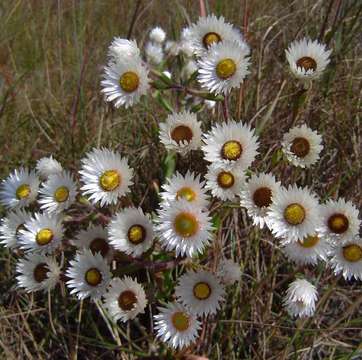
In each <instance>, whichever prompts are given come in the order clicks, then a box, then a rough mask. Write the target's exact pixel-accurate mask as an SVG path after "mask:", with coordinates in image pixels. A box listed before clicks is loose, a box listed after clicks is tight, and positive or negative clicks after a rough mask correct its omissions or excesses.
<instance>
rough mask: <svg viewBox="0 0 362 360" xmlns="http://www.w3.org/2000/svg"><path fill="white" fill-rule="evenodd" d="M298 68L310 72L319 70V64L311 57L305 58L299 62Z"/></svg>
mask: <svg viewBox="0 0 362 360" xmlns="http://www.w3.org/2000/svg"><path fill="white" fill-rule="evenodd" d="M297 67H299V68H302V69H304V70H305V71H308V70H313V71H315V70H317V62H316V61H315V60H314V59H312V58H311V57H309V56H303V57H302V58H300V59H298V60H297Z"/></svg>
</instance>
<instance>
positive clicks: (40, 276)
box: [33, 263, 49, 283]
mask: <svg viewBox="0 0 362 360" xmlns="http://www.w3.org/2000/svg"><path fill="white" fill-rule="evenodd" d="M48 271H49V269H48V266H47V264H46V263H40V264H38V265H37V266H35V268H34V271H33V277H34V279H35V281H36V282H38V283H41V282H43V281H44V280H45V279H47V278H48V275H47V273H48Z"/></svg>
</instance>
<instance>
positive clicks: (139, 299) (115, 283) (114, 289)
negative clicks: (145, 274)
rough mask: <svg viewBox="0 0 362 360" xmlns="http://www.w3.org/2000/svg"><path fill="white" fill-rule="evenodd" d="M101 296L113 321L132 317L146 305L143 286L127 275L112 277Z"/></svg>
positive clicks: (123, 320)
mask: <svg viewBox="0 0 362 360" xmlns="http://www.w3.org/2000/svg"><path fill="white" fill-rule="evenodd" d="M103 298H104V306H105V308H106V309H107V311H108V313H109V314H110V315H111V317H112V318H113V320H114V321H115V322H117V321H118V320H121V321H122V322H126V321H128V320H131V319H134V318H135V317H136V316H137V315H138V314H140V313H143V312H144V310H145V307H146V305H147V299H146V294H145V291H144V289H143V286H142V285H141V284H139V283H138V282H137V281H136V280H133V279H132V278H131V277H128V276H125V277H124V278H123V279H119V278H114V279H112V281H111V283H110V286H109V288H108V291H107V292H106V293H105V294H104V296H103Z"/></svg>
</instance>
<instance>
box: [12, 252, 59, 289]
mask: <svg viewBox="0 0 362 360" xmlns="http://www.w3.org/2000/svg"><path fill="white" fill-rule="evenodd" d="M16 272H17V273H18V274H17V276H16V280H17V282H18V286H19V287H21V288H24V289H25V290H26V291H27V292H33V291H39V290H43V291H48V290H52V289H53V288H54V287H55V285H56V284H57V282H58V280H59V275H60V266H59V265H58V263H57V262H56V260H55V259H53V258H52V257H49V256H45V255H39V254H28V255H27V257H26V258H23V259H20V260H19V261H18V263H17V265H16Z"/></svg>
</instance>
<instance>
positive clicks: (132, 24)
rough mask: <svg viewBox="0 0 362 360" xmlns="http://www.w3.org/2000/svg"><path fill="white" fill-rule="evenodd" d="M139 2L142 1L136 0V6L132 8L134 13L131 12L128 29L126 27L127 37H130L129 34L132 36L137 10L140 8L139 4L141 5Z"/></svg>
mask: <svg viewBox="0 0 362 360" xmlns="http://www.w3.org/2000/svg"><path fill="white" fill-rule="evenodd" d="M141 2H142V0H138V1H137V4H136V8H135V10H134V13H133V16H132V20H131V25H130V26H129V29H128V33H127V39H130V38H131V36H132V32H133V29H134V26H135V24H136V21H137V17H138V10H139V8H140V6H141Z"/></svg>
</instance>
